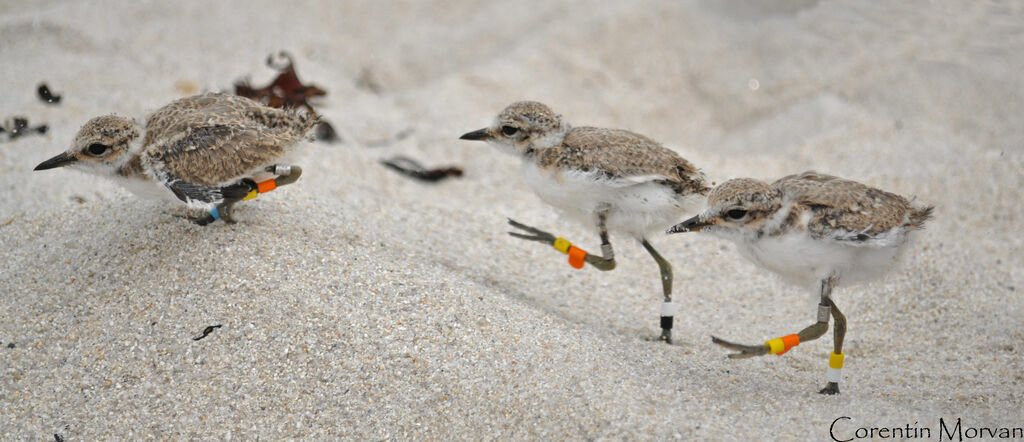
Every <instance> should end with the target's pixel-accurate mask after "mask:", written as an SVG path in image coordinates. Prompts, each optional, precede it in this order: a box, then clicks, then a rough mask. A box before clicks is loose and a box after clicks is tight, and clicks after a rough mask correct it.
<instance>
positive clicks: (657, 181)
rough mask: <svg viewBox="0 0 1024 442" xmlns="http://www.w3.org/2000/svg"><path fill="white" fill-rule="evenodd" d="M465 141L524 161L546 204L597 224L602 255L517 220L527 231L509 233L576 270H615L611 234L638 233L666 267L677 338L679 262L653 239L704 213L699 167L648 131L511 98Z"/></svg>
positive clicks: (667, 324) (664, 314) (667, 331)
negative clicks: (581, 122) (675, 267)
mask: <svg viewBox="0 0 1024 442" xmlns="http://www.w3.org/2000/svg"><path fill="white" fill-rule="evenodd" d="M461 139H463V140H481V141H487V142H489V143H490V144H493V145H495V146H497V147H498V148H500V149H501V150H503V151H505V152H508V153H511V154H512V155H515V156H518V157H519V158H521V159H522V171H523V175H524V177H525V178H526V182H527V184H528V185H529V186H530V188H532V189H533V191H534V192H536V193H537V195H538V196H540V198H541V199H542V200H543V201H544V202H546V203H548V204H550V205H551V206H553V207H555V208H556V209H558V210H559V211H561V212H562V213H563V214H565V215H567V216H569V217H570V218H573V219H576V220H578V221H580V222H582V223H584V224H585V225H587V226H588V227H596V229H597V232H598V234H599V235H600V238H601V256H598V255H593V254H588V253H587V252H585V251H583V250H582V249H580V248H578V247H575V246H573V245H572V244H571V243H569V241H566V240H565V239H562V238H558V237H555V236H554V235H552V234H550V233H547V232H544V231H541V230H538V229H535V228H533V227H530V226H527V225H524V224H520V223H518V222H516V221H513V220H511V219H510V220H509V224H511V225H512V226H513V227H515V228H517V229H520V230H522V231H523V232H526V233H521V232H510V234H511V235H512V236H515V237H517V238H522V239H526V240H532V241H538V242H541V243H544V244H548V245H552V246H554V247H555V249H557V250H559V251H561V252H562V253H566V254H568V255H569V263H570V264H572V265H573V267H576V268H582V267H583V264H584V263H589V264H590V265H592V266H594V267H595V268H597V269H599V270H612V269H614V268H615V253H614V251H613V250H612V245H611V242H610V241H609V238H608V232H617V233H624V234H627V235H629V236H632V237H633V238H636V239H637V240H638V241H639V242H640V244H642V245H643V247H644V248H645V249H646V250H647V252H648V253H650V254H651V256H652V257H654V260H655V261H656V262H657V264H658V268H659V269H660V271H661V282H662V292H663V296H664V302H663V304H662V307H661V329H662V332H661V339H662V340H664V341H666V342H669V343H671V342H672V323H673V317H674V315H675V308H674V304H673V303H672V266H671V265H670V264H669V263H668V261H666V260H665V258H663V257H662V256H661V255H660V254H658V252H657V251H656V250H655V249H654V247H653V246H651V243H650V242H649V241H648V236H649V235H650V234H651V233H654V232H658V233H661V231H662V230H664V229H665V228H667V227H668V226H670V225H672V223H673V222H674V221H676V220H678V219H679V218H678V217H680V216H683V215H685V214H686V213H695V212H696V211H697V210H698V208H699V205H700V203H701V202H702V201H703V200H704V195H706V194H707V192H708V191H709V190H710V188H709V187H708V186H707V184H706V183H705V178H704V175H703V174H702V173H701V172H700V171H699V170H697V168H696V167H694V166H693V165H692V164H690V163H689V162H688V161H686V160H685V159H683V158H682V157H680V156H679V155H677V154H676V153H675V152H673V151H671V150H669V149H667V148H665V147H663V146H662V145H661V144H658V143H657V142H656V141H654V140H651V139H650V138H647V137H645V136H643V135H639V134H635V133H632V132H628V131H625V130H618V129H601V128H595V127H572V126H570V125H569V124H568V123H566V122H565V121H563V120H562V117H561V116H560V115H558V114H556V113H554V112H553V111H552V110H551V109H550V108H549V107H547V106H545V105H544V104H541V103H537V102H533V101H520V102H517V103H512V104H511V105H509V106H508V107H506V108H505V110H503V111H502V112H501V113H500V114H498V117H497V118H496V119H495V120H494V123H493V124H492V125H491V126H490V127H487V128H484V129H480V130H477V131H474V132H469V133H467V134H465V135H463V136H462V137H461Z"/></svg>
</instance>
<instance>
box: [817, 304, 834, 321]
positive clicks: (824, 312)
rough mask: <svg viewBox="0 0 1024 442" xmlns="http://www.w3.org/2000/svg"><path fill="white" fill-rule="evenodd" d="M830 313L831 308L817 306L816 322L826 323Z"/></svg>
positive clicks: (828, 306)
mask: <svg viewBox="0 0 1024 442" xmlns="http://www.w3.org/2000/svg"><path fill="white" fill-rule="evenodd" d="M831 312H832V306H830V305H822V304H818V322H828V316H829V313H831Z"/></svg>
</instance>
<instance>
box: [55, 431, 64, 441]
mask: <svg viewBox="0 0 1024 442" xmlns="http://www.w3.org/2000/svg"><path fill="white" fill-rule="evenodd" d="M53 440H55V441H57V442H64V438H63V437H60V435H59V434H57V433H53Z"/></svg>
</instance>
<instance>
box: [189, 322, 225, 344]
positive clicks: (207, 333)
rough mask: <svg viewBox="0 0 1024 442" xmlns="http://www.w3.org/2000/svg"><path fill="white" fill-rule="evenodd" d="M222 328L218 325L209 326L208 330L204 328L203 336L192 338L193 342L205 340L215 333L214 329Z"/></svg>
mask: <svg viewBox="0 0 1024 442" xmlns="http://www.w3.org/2000/svg"><path fill="white" fill-rule="evenodd" d="M222 326H223V325H222V324H217V325H211V326H209V327H206V328H204V329H203V334H201V335H199V336H196V337H194V338H192V340H193V341H198V340H200V339H203V338H205V337H207V336H209V335H210V333H213V330H214V329H218V328H221V327H222Z"/></svg>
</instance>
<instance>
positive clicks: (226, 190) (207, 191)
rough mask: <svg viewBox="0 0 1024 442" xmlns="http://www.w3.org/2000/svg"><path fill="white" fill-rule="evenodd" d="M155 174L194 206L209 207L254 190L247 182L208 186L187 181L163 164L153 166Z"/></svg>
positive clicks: (180, 198) (176, 194)
mask: <svg viewBox="0 0 1024 442" xmlns="http://www.w3.org/2000/svg"><path fill="white" fill-rule="evenodd" d="M153 174H154V175H155V177H156V179H157V181H159V182H160V183H161V184H163V185H164V187H167V189H169V190H170V191H171V192H172V193H174V196H175V197H177V198H178V199H179V200H181V201H183V202H184V203H185V204H186V205H188V206H189V207H194V208H204V209H208V208H210V207H211V206H213V205H216V204H220V203H222V202H224V200H225V199H238V198H242V197H244V196H245V195H246V194H247V193H248V192H249V191H250V190H252V186H250V185H249V184H248V183H246V182H239V183H235V184H230V185H227V186H207V185H203V184H196V183H193V182H190V181H185V180H183V179H181V178H180V177H178V176H175V175H174V174H172V173H171V172H169V171H168V170H167V168H166V167H163V166H161V165H157V166H155V167H153Z"/></svg>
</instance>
